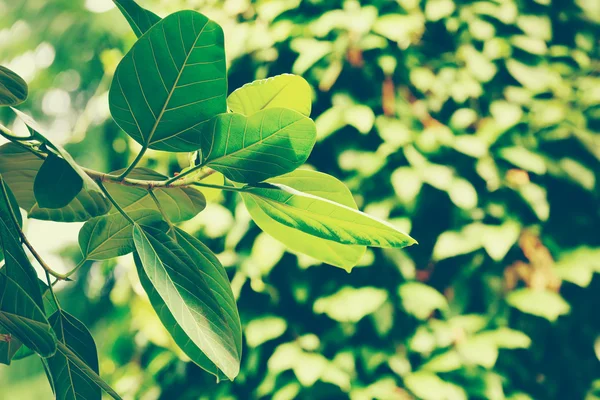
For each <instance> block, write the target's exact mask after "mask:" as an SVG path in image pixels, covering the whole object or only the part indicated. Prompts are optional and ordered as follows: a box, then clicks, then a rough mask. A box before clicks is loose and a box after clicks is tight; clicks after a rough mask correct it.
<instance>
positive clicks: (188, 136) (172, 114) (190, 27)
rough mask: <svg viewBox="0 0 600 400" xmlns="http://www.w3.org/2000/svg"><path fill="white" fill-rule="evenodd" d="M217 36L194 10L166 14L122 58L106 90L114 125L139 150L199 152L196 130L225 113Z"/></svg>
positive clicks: (220, 40)
mask: <svg viewBox="0 0 600 400" xmlns="http://www.w3.org/2000/svg"><path fill="white" fill-rule="evenodd" d="M226 96H227V78H226V75H225V51H224V49H223V31H222V29H221V27H220V26H219V25H218V24H216V23H215V22H213V21H211V20H209V19H208V18H206V17H205V16H204V15H202V14H199V13H197V12H195V11H180V12H176V13H174V14H171V15H169V16H168V17H166V18H164V19H163V20H161V21H159V22H158V23H157V24H156V25H154V26H153V27H152V28H150V30H148V32H146V33H145V34H144V35H143V36H142V37H141V38H140V39H139V40H138V41H137V42H136V44H135V45H134V46H133V48H132V49H131V50H130V51H129V53H127V55H126V56H125V57H124V58H123V60H122V61H121V63H120V64H119V66H118V67H117V70H116V71H115V76H114V79H113V83H112V85H111V88H110V91H109V105H110V112H111V114H112V116H113V118H114V119H115V121H116V122H117V124H119V126H120V127H121V128H122V129H123V130H124V131H125V132H127V133H128V134H129V135H130V136H131V137H132V138H134V139H135V140H136V141H137V142H138V143H140V144H142V145H143V146H145V147H149V148H152V149H157V150H165V151H194V150H197V149H199V148H200V137H199V132H200V128H201V126H202V125H203V124H204V123H205V122H206V121H208V120H209V119H210V118H212V117H213V116H215V115H217V114H219V113H222V112H225V111H227V105H226Z"/></svg>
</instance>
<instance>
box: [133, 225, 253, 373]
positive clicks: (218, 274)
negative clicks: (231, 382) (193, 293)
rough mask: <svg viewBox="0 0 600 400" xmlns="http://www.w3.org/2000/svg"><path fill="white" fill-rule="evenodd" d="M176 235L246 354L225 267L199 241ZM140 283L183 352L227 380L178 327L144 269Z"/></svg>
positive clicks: (187, 235) (182, 234) (181, 232)
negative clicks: (206, 283)
mask: <svg viewBox="0 0 600 400" xmlns="http://www.w3.org/2000/svg"><path fill="white" fill-rule="evenodd" d="M175 235H176V239H177V243H178V244H179V245H180V246H181V247H182V248H183V250H184V251H185V252H186V253H187V254H188V255H190V257H192V258H193V259H194V260H197V263H196V265H197V266H198V268H200V269H199V272H201V273H202V274H203V275H204V276H206V277H207V279H209V282H210V289H211V290H212V292H213V294H214V296H215V299H216V300H217V302H218V303H219V305H220V306H221V308H222V309H223V311H224V317H225V319H226V320H227V324H228V326H229V327H231V328H232V330H233V334H234V339H235V344H236V350H237V352H238V354H241V352H242V327H241V324H240V317H239V315H238V311H237V305H236V303H235V299H234V297H233V293H232V291H231V286H230V283H229V279H228V278H227V274H226V273H225V270H224V269H223V266H222V265H221V263H220V262H219V260H218V259H217V258H216V256H215V255H214V254H213V253H212V252H211V251H210V249H209V248H208V247H206V246H205V245H204V244H202V242H200V241H199V240H198V239H196V238H194V237H192V236H190V235H189V234H187V233H185V232H184V231H182V230H180V229H179V228H176V230H175ZM138 273H139V276H140V281H141V283H142V286H143V287H144V290H145V291H146V293H148V297H149V299H150V302H151V303H152V306H153V307H154V310H155V311H156V313H157V314H158V316H159V318H160V320H161V321H162V323H163V325H164V326H166V327H168V329H169V333H170V334H171V336H172V337H173V339H174V340H175V343H177V345H178V346H179V347H180V348H181V350H183V352H184V353H185V354H187V356H188V357H190V359H191V360H192V361H194V362H195V363H196V364H198V365H199V366H200V367H201V368H203V369H205V370H206V371H208V372H210V373H212V374H213V375H215V376H217V378H219V379H221V378H225V376H224V375H223V373H222V372H221V370H219V368H218V367H217V366H216V365H215V364H214V363H213V362H212V361H210V360H209V359H208V357H207V356H206V355H205V354H204V353H203V352H202V350H201V349H200V348H199V347H198V346H197V345H196V344H195V343H194V342H192V341H190V340H189V338H188V335H187V334H186V333H185V331H184V330H183V328H182V327H181V326H180V325H179V324H178V323H177V321H176V320H175V317H174V316H173V314H172V313H171V312H170V311H169V309H168V308H167V307H166V305H165V302H164V301H163V300H162V298H161V297H160V295H159V293H158V292H157V290H156V289H155V288H154V287H153V286H152V283H151V282H150V280H149V278H148V276H147V275H146V272H145V271H144V269H143V268H138Z"/></svg>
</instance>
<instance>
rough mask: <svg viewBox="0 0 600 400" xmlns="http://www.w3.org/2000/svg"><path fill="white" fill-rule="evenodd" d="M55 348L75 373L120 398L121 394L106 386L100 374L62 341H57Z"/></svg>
mask: <svg viewBox="0 0 600 400" xmlns="http://www.w3.org/2000/svg"><path fill="white" fill-rule="evenodd" d="M57 350H58V351H59V352H60V353H61V354H62V355H63V356H65V357H66V358H67V359H68V361H69V366H71V368H73V370H74V373H75V374H78V375H79V376H82V377H85V378H87V379H88V380H90V381H92V382H94V383H95V384H96V385H98V386H99V387H101V388H102V389H103V390H104V391H105V392H106V393H108V394H109V395H110V396H111V397H112V398H113V399H115V400H121V396H119V395H118V394H117V393H116V392H115V391H114V390H113V389H112V388H111V387H110V386H108V384H107V383H106V382H104V381H103V380H102V378H100V376H99V375H98V374H97V373H96V372H95V371H94V370H93V369H91V368H90V367H89V366H88V365H87V364H86V363H85V361H83V360H82V359H81V358H79V356H78V355H77V354H76V353H75V352H74V351H73V350H71V348H70V347H69V346H67V345H66V344H64V343H63V342H62V341H59V342H58V343H57Z"/></svg>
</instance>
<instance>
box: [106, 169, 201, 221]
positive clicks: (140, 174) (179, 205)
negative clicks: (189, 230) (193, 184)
mask: <svg viewBox="0 0 600 400" xmlns="http://www.w3.org/2000/svg"><path fill="white" fill-rule="evenodd" d="M121 172H123V170H119V171H115V172H113V174H115V175H117V174H120V173H121ZM128 176H129V178H131V179H146V180H158V181H162V180H165V179H167V177H166V176H164V175H162V174H159V173H158V172H155V171H152V170H150V169H147V168H135V169H133V170H132V171H131V173H130V174H129V175H128ZM106 189H107V190H108V192H109V193H110V194H111V196H113V198H114V199H115V200H116V201H117V203H119V205H121V207H123V209H124V210H125V211H127V212H130V211H134V210H141V209H151V210H157V211H158V208H157V207H156V204H155V203H154V201H153V200H152V197H150V194H149V193H148V191H147V190H146V189H143V188H139V187H132V186H124V185H117V184H111V183H110V182H106ZM154 195H155V196H156V198H157V199H158V201H159V202H160V204H161V206H162V208H163V210H164V211H165V213H166V214H167V216H168V217H169V218H170V219H171V221H172V222H181V221H186V220H188V219H190V218H193V217H195V216H196V215H198V213H199V212H200V211H202V210H204V208H205V207H206V199H205V198H204V195H203V194H202V193H201V192H200V191H198V190H196V189H194V188H178V187H171V188H155V189H154ZM111 213H118V211H117V210H112V211H111Z"/></svg>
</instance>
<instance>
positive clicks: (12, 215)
mask: <svg viewBox="0 0 600 400" xmlns="http://www.w3.org/2000/svg"><path fill="white" fill-rule="evenodd" d="M0 186H2V190H1V191H2V196H3V197H4V201H5V202H6V205H7V207H8V210H9V211H10V212H9V214H10V218H11V219H12V223H13V224H14V226H15V229H16V230H17V232H18V233H19V236H20V237H21V241H22V242H23V244H24V245H25V246H26V247H27V248H28V249H29V251H30V252H31V254H32V255H33V257H34V258H35V259H36V260H37V262H38V263H39V264H40V265H41V266H42V268H44V270H45V271H46V272H47V273H49V274H50V275H52V276H53V277H55V278H56V279H59V280H63V281H64V280H65V279H66V277H65V276H64V275H62V274H59V273H58V272H55V271H54V270H52V268H50V267H49V266H48V264H46V263H45V262H44V260H43V259H42V257H41V256H40V255H39V253H38V252H37V251H36V250H35V249H34V248H33V246H32V245H31V243H29V240H27V237H26V236H25V234H24V233H23V231H22V230H21V227H20V226H19V219H18V218H17V215H16V214H15V210H13V208H12V207H11V205H10V200H9V198H8V193H7V192H6V187H5V186H4V180H2V179H0Z"/></svg>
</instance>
